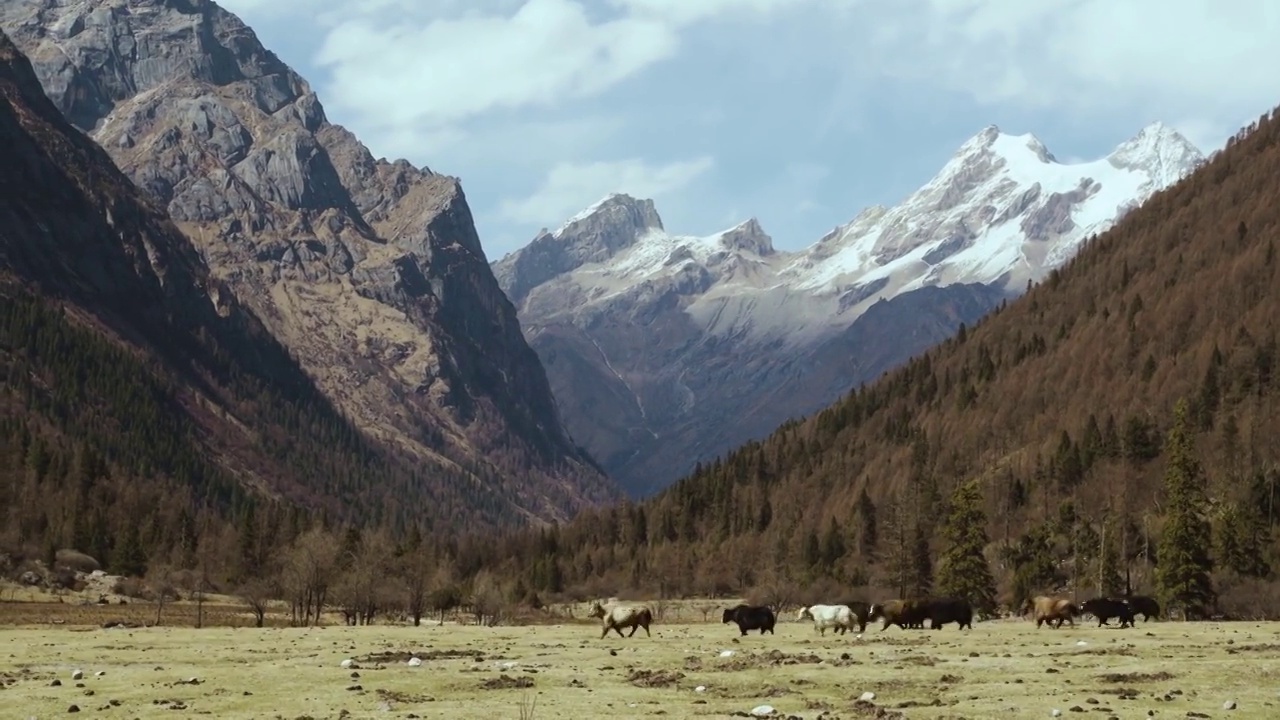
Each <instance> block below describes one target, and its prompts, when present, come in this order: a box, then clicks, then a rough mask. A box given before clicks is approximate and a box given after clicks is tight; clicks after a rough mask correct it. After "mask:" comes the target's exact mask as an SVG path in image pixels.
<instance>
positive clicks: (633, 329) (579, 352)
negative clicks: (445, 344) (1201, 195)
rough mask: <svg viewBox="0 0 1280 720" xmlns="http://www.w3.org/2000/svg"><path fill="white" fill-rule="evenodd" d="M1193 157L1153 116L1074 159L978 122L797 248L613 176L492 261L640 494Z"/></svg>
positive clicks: (979, 293)
mask: <svg viewBox="0 0 1280 720" xmlns="http://www.w3.org/2000/svg"><path fill="white" fill-rule="evenodd" d="M1202 160H1203V156H1202V155H1201V154H1200V152H1199V150H1197V149H1196V148H1195V147H1194V146H1193V145H1191V144H1190V143H1189V142H1188V141H1187V140H1186V139H1185V138H1184V137H1182V136H1181V135H1179V134H1178V133H1177V132H1176V131H1175V130H1173V129H1172V128H1170V127H1168V126H1166V125H1164V124H1162V123H1153V124H1152V125H1150V126H1148V127H1145V128H1143V129H1142V130H1141V131H1140V132H1139V133H1138V134H1137V135H1135V136H1134V137H1132V138H1130V139H1129V140H1127V141H1125V142H1124V143H1122V144H1120V145H1119V146H1118V147H1117V148H1115V150H1113V151H1112V152H1111V153H1110V154H1109V155H1107V156H1106V157H1104V158H1101V159H1099V160H1096V161H1092V162H1077V163H1062V162H1060V161H1058V160H1057V158H1055V157H1054V156H1053V154H1052V153H1050V152H1049V150H1048V149H1047V148H1046V147H1045V146H1044V144H1043V143H1041V142H1040V141H1039V140H1038V139H1037V138H1036V137H1035V136H1034V135H1030V134H1026V135H1012V134H1008V133H1004V132H1001V131H1000V130H999V128H996V127H994V126H991V127H987V128H985V129H983V130H982V131H981V132H980V133H978V134H977V135H975V136H973V137H972V138H971V139H970V140H968V141H967V142H965V143H964V144H963V145H962V146H961V147H960V148H959V149H958V150H957V151H956V154H955V156H954V157H953V158H952V159H951V161H950V162H948V163H947V164H946V165H945V166H944V167H943V168H942V170H941V171H939V172H938V174H937V175H936V176H935V177H934V178H933V179H932V180H930V181H929V182H928V183H926V184H925V185H923V186H922V187H921V188H920V189H919V190H917V191H916V192H914V193H912V194H911V195H910V196H909V197H907V198H905V199H903V200H902V202H901V203H900V204H898V205H896V206H894V207H892V208H889V207H883V206H876V207H871V208H867V209H866V210H863V211H862V212H860V213H858V214H857V216H856V217H855V218H854V219H853V220H852V221H850V222H849V223H847V224H845V225H842V226H840V227H837V228H835V229H834V230H832V231H831V232H830V233H828V234H827V235H826V236H825V237H823V238H821V239H820V240H818V241H817V242H815V243H814V244H812V245H810V246H809V247H807V248H804V249H802V250H796V251H790V252H789V251H780V250H777V249H775V248H774V247H773V241H772V238H770V236H769V235H768V234H767V233H766V232H765V230H764V228H763V227H761V225H760V223H759V222H758V221H757V220H755V219H754V218H752V219H750V220H747V221H745V222H743V223H741V224H739V225H736V226H734V227H732V228H729V229H727V230H725V231H723V232H720V233H717V234H714V235H710V236H706V237H694V236H687V235H680V234H677V233H674V232H670V231H668V230H667V229H666V227H665V226H664V225H663V222H662V219H661V217H659V215H658V212H657V209H656V206H655V205H654V203H653V201H652V200H648V199H639V198H634V197H631V196H629V195H626V194H618V193H615V194H611V195H609V196H607V197H605V198H603V199H601V200H600V201H599V202H597V203H595V204H594V205H592V206H590V207H588V208H586V209H585V210H583V211H582V212H580V213H579V214H578V215H576V216H574V217H572V218H570V219H569V220H568V221H566V222H565V223H564V224H563V225H562V226H561V227H559V228H558V229H556V230H555V231H552V232H547V231H544V232H543V233H542V234H540V235H539V236H538V237H537V238H535V239H534V240H533V242H532V243H530V244H529V245H527V246H526V247H523V248H521V249H519V250H517V251H515V252H514V253H511V254H510V255H508V256H506V257H504V258H502V259H500V260H498V261H495V262H494V263H493V267H494V273H495V275H496V276H497V278H498V282H499V283H500V284H501V285H502V287H503V290H504V291H505V292H506V293H507V295H508V296H509V297H510V298H511V300H512V302H513V303H515V305H516V307H517V309H518V312H519V316H520V322H521V326H522V328H523V329H524V333H525V336H526V337H527V338H528V340H529V344H530V345H531V346H532V347H533V349H534V350H535V351H536V352H537V353H538V354H539V357H540V358H541V359H542V363H543V365H544V367H545V368H546V369H547V376H548V379H549V381H550V382H551V387H552V392H553V393H554V394H555V397H556V400H557V403H558V404H559V405H560V408H561V412H562V414H563V416H564V418H565V424H566V427H567V428H568V429H569V432H570V433H571V434H572V435H573V436H574V437H575V438H577V439H578V440H579V441H580V442H582V443H583V444H584V446H585V447H586V449H587V450H588V451H589V452H590V453H591V454H592V455H593V456H594V457H595V458H596V459H597V460H598V461H599V462H600V463H601V464H602V466H603V467H604V469H605V470H606V471H607V472H609V474H610V475H611V476H613V477H615V478H617V479H618V480H619V481H620V482H621V483H622V484H623V486H624V487H626V488H627V490H628V492H629V493H630V494H631V495H632V496H633V497H648V496H650V495H652V494H653V493H655V492H657V491H659V490H661V489H663V488H664V487H666V486H667V485H669V484H670V483H672V482H674V481H675V480H676V479H678V478H680V477H683V476H685V475H686V474H688V473H689V472H690V471H691V470H692V469H693V468H694V466H695V465H696V464H698V463H707V462H710V461H712V460H714V459H715V458H716V457H718V456H721V455H723V454H724V453H726V452H728V451H730V450H732V449H734V448H736V447H738V446H740V445H742V444H743V443H746V442H748V441H750V440H759V439H761V438H763V437H765V436H766V435H768V434H769V433H770V432H772V431H773V430H774V429H775V428H777V427H778V426H779V425H781V424H783V423H784V422H787V421H788V420H793V419H799V418H802V417H804V416H806V415H809V414H811V413H813V412H816V411H818V410H820V409H822V408H824V407H826V406H827V405H829V404H831V403H832V402H834V401H835V400H836V399H838V398H839V397H841V396H842V395H844V394H845V393H847V392H849V391H850V390H852V389H854V388H856V387H857V386H859V385H860V384H863V383H871V382H873V381H875V380H876V379H878V378H879V377H880V376H881V375H882V374H884V373H885V372H887V371H889V370H892V369H895V368H897V367H898V366H899V365H901V364H902V363H904V362H906V361H907V360H908V359H909V358H912V357H915V356H917V355H918V354H920V353H922V352H924V351H925V350H927V349H929V348H930V347H932V346H933V345H935V344H936V343H939V342H941V341H943V340H945V339H946V338H948V337H950V336H951V335H952V334H953V333H955V332H956V330H957V329H958V328H959V327H961V326H962V325H965V326H970V327H971V326H973V325H974V324H975V323H976V322H978V321H979V320H980V319H981V318H982V317H983V316H985V315H986V314H987V313H988V312H990V311H991V310H993V309H995V308H996V307H998V306H999V305H1000V304H1001V303H1002V302H1005V301H1007V300H1011V299H1013V298H1016V297H1017V296H1018V295H1019V294H1021V293H1022V292H1023V291H1025V289H1026V288H1027V287H1028V286H1029V284H1031V283H1038V282H1040V281H1042V280H1043V279H1044V278H1045V277H1047V275H1048V274H1049V272H1050V271H1052V270H1053V269H1055V268H1058V267H1060V266H1062V265H1063V264H1064V263H1066V262H1067V261H1068V260H1070V258H1071V257H1072V256H1073V255H1074V254H1075V253H1076V252H1077V251H1078V250H1079V248H1080V247H1081V246H1082V245H1083V244H1084V243H1085V242H1086V241H1087V240H1088V239H1089V238H1090V237H1093V236H1095V235H1097V234H1099V233H1102V232H1104V231H1105V230H1107V229H1108V228H1110V227H1111V225H1112V224H1114V223H1115V222H1116V221H1117V220H1118V219H1119V218H1120V217H1122V216H1123V215H1124V214H1125V213H1126V212H1128V211H1129V210H1130V209H1131V208H1133V207H1135V206H1137V205H1139V204H1141V203H1142V201H1144V200H1145V199H1146V198H1147V197H1148V196H1150V195H1151V194H1152V193H1154V192H1156V191H1158V190H1160V189H1162V188H1164V187H1166V186H1168V185H1169V184H1171V183H1173V182H1175V181H1177V180H1178V179H1179V178H1180V177H1182V176H1183V175H1185V174H1186V173H1188V172H1190V171H1191V170H1193V169H1194V168H1195V167H1196V166H1197V165H1198V164H1199V163H1200V162H1201V161H1202Z"/></svg>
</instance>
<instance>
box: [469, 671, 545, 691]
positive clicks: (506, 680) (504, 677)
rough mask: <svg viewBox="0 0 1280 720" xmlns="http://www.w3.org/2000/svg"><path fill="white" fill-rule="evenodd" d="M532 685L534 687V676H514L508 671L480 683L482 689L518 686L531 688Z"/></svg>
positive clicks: (504, 688) (513, 687)
mask: <svg viewBox="0 0 1280 720" xmlns="http://www.w3.org/2000/svg"><path fill="white" fill-rule="evenodd" d="M531 687H533V678H531V677H518V678H513V677H511V676H510V675H508V674H506V673H503V674H501V675H499V676H498V677H496V678H489V679H488V680H485V681H484V682H482V683H480V689H481V690H512V689H516V688H531Z"/></svg>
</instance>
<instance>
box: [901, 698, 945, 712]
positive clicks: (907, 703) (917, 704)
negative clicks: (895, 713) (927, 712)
mask: <svg viewBox="0 0 1280 720" xmlns="http://www.w3.org/2000/svg"><path fill="white" fill-rule="evenodd" d="M957 702H959V701H957V700H952V701H951V702H949V703H944V702H942V698H934V699H932V700H903V701H902V702H900V703H898V704H897V705H894V707H896V708H900V709H903V710H905V709H907V708H924V707H942V706H944V705H955V704H956V703H957Z"/></svg>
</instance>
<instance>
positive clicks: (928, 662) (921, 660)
mask: <svg viewBox="0 0 1280 720" xmlns="http://www.w3.org/2000/svg"><path fill="white" fill-rule="evenodd" d="M898 662H900V663H902V664H904V665H920V666H923V667H932V666H934V665H936V664H938V661H937V660H934V659H933V658H931V657H929V656H928V655H908V656H906V657H903V658H898Z"/></svg>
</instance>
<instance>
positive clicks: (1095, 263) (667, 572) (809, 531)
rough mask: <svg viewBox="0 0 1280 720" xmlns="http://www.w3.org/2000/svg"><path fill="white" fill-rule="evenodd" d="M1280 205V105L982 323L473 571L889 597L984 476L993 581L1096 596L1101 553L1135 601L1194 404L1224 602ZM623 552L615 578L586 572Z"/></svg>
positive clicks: (1272, 294) (1244, 518) (1251, 439)
mask: <svg viewBox="0 0 1280 720" xmlns="http://www.w3.org/2000/svg"><path fill="white" fill-rule="evenodd" d="M1277 193H1280V109H1277V110H1276V111H1273V112H1272V113H1270V116H1269V117H1265V116H1264V119H1263V120H1261V121H1260V122H1259V123H1258V125H1257V126H1256V127H1253V128H1251V129H1250V130H1249V131H1248V132H1242V133H1241V134H1240V135H1238V136H1237V137H1236V138H1235V139H1233V140H1232V141H1231V142H1229V143H1228V145H1227V147H1226V148H1225V150H1223V151H1222V152H1221V153H1219V154H1216V155H1215V156H1214V157H1213V158H1212V159H1210V160H1209V161H1208V162H1207V163H1205V164H1204V165H1202V166H1201V167H1200V168H1199V169H1197V170H1196V171H1195V172H1194V173H1192V174H1191V175H1190V176H1189V177H1187V178H1186V179H1184V180H1183V181H1181V182H1179V183H1177V184H1176V185H1175V186H1173V187H1171V188H1169V189H1167V190H1165V191H1162V192H1159V193H1157V194H1156V195H1154V196H1153V197H1151V198H1150V199H1149V200H1148V201H1147V203H1146V204H1144V205H1143V206H1142V207H1141V208H1139V209H1137V210H1135V211H1134V212H1132V213H1130V214H1128V215H1126V216H1125V217H1124V218H1123V219H1122V220H1121V221H1120V222H1119V223H1118V224H1117V225H1116V226H1115V227H1114V228H1113V229H1111V230H1110V231H1108V232H1105V233H1103V234H1101V235H1100V236H1099V237H1098V238H1097V239H1096V240H1094V241H1092V242H1090V243H1086V244H1085V245H1084V246H1083V247H1082V249H1081V250H1080V252H1079V254H1077V255H1076V256H1075V257H1074V258H1073V259H1072V260H1070V261H1068V262H1067V263H1066V264H1065V265H1064V266H1063V267H1061V268H1059V269H1057V270H1055V271H1052V272H1051V273H1050V275H1049V276H1048V278H1047V279H1046V281H1045V282H1044V283H1042V284H1040V285H1038V286H1036V287H1034V288H1033V289H1032V290H1031V291H1030V292H1028V293H1027V294H1025V295H1024V296H1022V297H1020V298H1019V299H1017V300H1016V301H1013V302H1010V303H1009V304H1008V305H1007V307H1005V308H1004V309H1002V310H999V311H997V312H995V313H992V314H991V315H988V316H987V317H986V318H985V319H983V320H982V322H981V323H979V324H978V325H977V326H976V327H974V328H969V329H966V331H965V332H963V333H959V334H957V336H956V337H955V338H953V339H951V340H948V341H947V342H945V343H943V344H942V345H940V346H938V347H936V348H933V349H931V350H930V351H928V352H927V353H925V354H923V355H921V356H918V357H917V358H915V359H913V360H912V361H910V362H909V363H907V364H906V365H905V366H903V367H902V368H900V369H898V370H895V371H893V372H891V373H889V374H888V375H887V376H886V377H884V378H883V379H881V380H880V381H878V382H876V383H874V384H872V385H871V386H869V387H868V388H866V389H865V390H862V391H856V392H853V393H850V394H849V395H848V396H846V397H845V398H843V399H842V400H840V401H839V402H837V403H835V404H834V405H832V406H831V407H829V408H828V409H826V410H824V411H822V412H820V413H818V414H816V415H814V416H811V417H809V418H807V419H805V420H804V421H802V422H796V423H789V424H787V425H786V426H784V427H782V428H780V429H779V430H778V431H777V432H775V433H774V434H772V435H771V436H769V437H768V438H767V439H766V440H764V441H763V442H760V443H750V444H748V445H746V446H743V447H741V448H739V449H738V450H736V451H735V452H733V453H731V454H729V455H727V456H726V457H725V458H723V459H722V460H717V461H716V462H714V463H707V464H705V465H703V466H702V467H701V468H700V469H699V471H698V472H696V473H694V474H692V475H691V476H689V477H687V478H685V479H683V480H681V481H679V482H678V483H676V484H675V485H674V486H672V487H671V488H669V489H668V490H666V491H664V492H663V493H661V494H659V495H658V496H657V497H654V498H652V499H650V500H648V501H646V502H644V503H639V504H636V505H633V506H630V507H620V508H614V509H610V510H608V511H604V512H593V513H590V514H588V515H584V516H583V517H581V518H579V519H578V520H577V521H575V522H574V523H571V524H570V525H568V526H566V527H565V528H563V530H562V531H561V532H560V533H558V534H556V535H554V536H552V537H550V538H547V539H544V540H542V541H541V545H539V543H538V542H537V541H535V540H534V539H533V538H531V537H528V536H524V535H521V536H517V537H516V538H514V539H513V540H512V541H511V543H510V545H509V546H507V547H493V548H491V549H488V550H485V551H484V559H485V562H486V563H487V567H490V568H500V567H511V568H515V567H517V563H516V562H514V561H513V558H520V563H521V564H519V565H518V566H519V567H530V565H529V563H531V562H532V559H531V558H530V556H529V552H530V550H529V548H532V547H542V548H543V555H544V557H542V558H541V559H539V560H538V562H539V564H540V565H541V566H542V567H545V566H547V563H550V562H555V563H558V565H559V569H560V570H561V571H562V572H561V573H559V574H558V577H557V579H558V580H560V581H562V583H563V585H564V586H565V587H575V588H585V589H587V590H588V591H589V590H590V589H591V588H606V587H607V588H610V589H611V591H613V592H618V591H620V590H621V589H623V588H625V587H627V586H628V585H630V584H633V583H634V582H635V581H634V580H632V579H631V578H634V577H642V578H646V579H652V580H653V582H654V584H655V586H656V583H657V581H658V579H662V580H663V581H664V582H665V589H666V591H667V592H672V593H678V592H689V591H694V592H697V591H702V592H706V591H708V590H710V589H712V588H716V587H718V588H722V589H725V588H727V590H726V591H730V592H732V591H738V592H741V591H745V590H749V589H751V588H752V587H754V586H755V584H756V583H775V582H776V583H777V584H778V585H782V586H792V584H793V583H794V582H796V581H800V580H803V579H805V578H807V579H809V580H813V581H815V582H817V581H822V580H828V581H830V582H839V583H842V584H843V586H844V587H847V586H848V585H849V584H860V583H866V582H875V583H877V584H878V586H879V587H893V586H895V585H896V584H897V583H896V581H895V580H894V579H893V577H894V575H893V573H894V572H895V570H894V567H895V566H894V565H893V563H895V562H898V561H899V559H901V558H904V557H907V556H908V555H909V553H911V552H914V551H911V550H904V549H903V548H905V547H907V546H906V545H905V544H904V543H907V542H908V541H905V540H901V538H903V537H906V538H910V537H911V532H912V527H913V525H914V526H915V527H919V528H922V529H923V531H924V536H925V538H926V539H934V540H936V539H937V538H936V535H935V533H936V532H937V520H938V518H939V517H941V513H942V511H943V510H944V509H945V507H944V504H943V502H942V500H943V499H945V498H946V497H948V494H949V492H950V491H951V490H952V489H953V488H955V487H956V486H957V485H958V484H959V483H960V482H962V481H964V480H967V479H970V478H977V479H979V480H980V482H981V488H982V490H983V493H984V496H985V503H986V507H985V510H986V516H987V518H988V523H989V524H988V527H987V531H988V533H989V535H990V537H991V539H992V540H993V545H995V547H994V548H990V549H991V550H993V552H991V553H989V557H990V558H991V562H992V569H993V572H996V573H997V574H998V576H999V577H1000V579H1001V580H1002V581H1003V582H1008V583H1016V582H1017V581H1018V578H1017V577H1015V575H1016V573H1018V572H1024V571H1026V570H1027V567H1028V564H1029V563H1030V562H1031V559H1033V558H1034V557H1036V556H1037V555H1036V554H1037V553H1048V555H1047V557H1048V560H1047V562H1048V563H1049V572H1048V574H1047V575H1045V576H1043V577H1039V576H1037V577H1036V579H1035V583H1038V584H1031V585H1024V586H1023V590H1025V591H1042V590H1052V589H1054V588H1058V587H1064V586H1066V585H1067V584H1068V583H1072V584H1071V585H1070V587H1071V588H1072V589H1083V592H1084V593H1085V595H1084V596H1086V597H1087V596H1088V595H1089V594H1092V592H1093V591H1094V590H1090V589H1088V588H1094V589H1096V588H1097V585H1098V583H1097V581H1096V580H1094V578H1097V577H1098V576H1099V575H1098V573H1099V572H1100V571H1099V569H1098V568H1099V565H1098V562H1100V561H1098V560H1097V559H1096V558H1097V557H1098V555H1099V554H1100V553H1101V551H1100V550H1098V548H1099V547H1102V544H1103V543H1104V542H1112V543H1114V544H1113V545H1112V546H1111V548H1112V550H1113V551H1114V552H1115V553H1116V555H1117V557H1119V558H1121V562H1122V563H1124V564H1125V565H1127V566H1129V567H1131V568H1132V569H1133V571H1134V576H1133V581H1134V583H1135V586H1136V587H1138V588H1140V589H1150V587H1151V585H1150V582H1151V573H1150V568H1151V561H1153V560H1155V561H1158V557H1156V555H1155V554H1153V553H1155V551H1156V547H1157V539H1158V534H1159V531H1160V528H1161V515H1162V513H1163V512H1164V511H1163V510H1162V508H1164V507H1167V503H1165V498H1164V492H1163V474H1164V471H1165V466H1166V463H1165V462H1164V460H1165V458H1164V457H1163V452H1162V440H1163V436H1164V434H1165V432H1166V431H1167V430H1168V428H1169V427H1170V426H1171V424H1172V422H1173V416H1174V412H1173V411H1174V407H1175V405H1176V403H1177V402H1178V400H1179V399H1181V398H1185V399H1187V400H1188V401H1189V403H1190V406H1191V418H1192V419H1193V422H1194V423H1195V444H1196V454H1197V456H1198V460H1199V462H1200V463H1201V465H1202V466H1203V468H1204V471H1205V476H1206V482H1207V485H1208V490H1209V495H1210V497H1211V499H1212V505H1211V506H1210V507H1208V508H1206V513H1208V514H1209V516H1210V517H1211V518H1212V520H1213V523H1214V527H1215V538H1217V540H1215V548H1214V549H1213V553H1214V556H1215V559H1216V562H1217V563H1218V565H1217V568H1218V572H1219V576H1218V578H1217V581H1218V582H1220V583H1221V584H1220V585H1219V587H1220V588H1221V591H1222V592H1223V593H1224V601H1226V600H1230V599H1231V598H1229V597H1227V594H1228V592H1229V591H1230V588H1231V587H1234V586H1239V583H1240V582H1243V581H1241V580H1239V579H1238V578H1237V575H1238V576H1245V577H1247V573H1249V572H1256V571H1257V570H1256V568H1253V569H1250V568H1249V566H1248V564H1247V563H1241V564H1239V565H1233V564H1232V563H1231V562H1230V561H1231V557H1232V556H1231V554H1230V552H1231V551H1230V547H1237V548H1244V550H1243V553H1244V555H1251V556H1253V557H1255V558H1263V559H1269V560H1270V561H1271V563H1272V566H1274V563H1275V561H1276V560H1277V557H1278V556H1277V550H1278V548H1277V546H1276V543H1275V540H1274V537H1275V536H1274V531H1275V528H1276V527H1277V526H1280V506H1277V503H1276V502H1275V498H1276V495H1275V487H1276V484H1277V481H1278V480H1280V447H1277V446H1276V444H1275V443H1274V442H1272V440H1271V439H1272V438H1274V437H1275V436H1276V434H1277V433H1278V432H1280V413H1278V412H1277V409H1278V408H1280V374H1278V373H1280V364H1278V363H1280V357H1278V356H1277V334H1278V333H1280V313H1277V312H1276V308H1277V307H1280V258H1277V245H1280V205H1278V204H1277V203H1276V202H1275V197H1276V196H1277ZM864 491H865V492H866V496H865V498H863V497H862V494H863V492H864ZM1229 532H1230V533H1233V534H1227V533H1229ZM1224 537H1225V538H1228V539H1229V540H1230V542H1227V541H1226V540H1223V539H1222V538H1224ZM1104 538H1110V539H1109V540H1104ZM1224 543H1225V544H1224ZM1037 547H1039V548H1042V549H1040V550H1037V549H1036V548H1037ZM932 549H933V550H934V551H935V552H934V554H933V557H934V559H935V560H936V558H937V554H936V551H937V550H938V549H939V548H938V545H937V544H934V545H933V547H932ZM632 551H634V554H633V555H630V556H628V557H631V558H632V562H631V564H630V566H629V567H628V566H627V564H626V563H623V564H615V563H608V562H602V561H601V559H602V558H608V557H614V556H615V555H613V554H614V553H618V554H622V553H626V552H632ZM1042 556H1043V555H1042ZM762 558H763V562H762ZM1073 563H1074V568H1072V564H1073ZM1237 567H1238V568H1239V569H1237ZM637 568H641V569H643V570H642V572H639V573H637V574H631V575H629V573H636V569H637ZM784 576H785V577H784ZM778 578H782V579H778ZM1232 583H1235V584H1236V585H1233V584H1232ZM544 584H545V583H544ZM831 587H832V588H835V587H837V586H836V585H832V586H831ZM1241 587H1245V591H1247V587H1246V586H1241ZM831 592H835V590H834V589H833V590H831ZM886 592H892V590H886ZM1265 592H1270V591H1265ZM1232 597H1235V598H1236V599H1239V596H1238V595H1236V596H1232ZM1258 597H1259V599H1263V598H1262V595H1259V596H1258ZM1266 604H1268V603H1266V602H1265V600H1264V605H1266ZM1260 607H1261V606H1260ZM1260 612H1266V613H1271V612H1273V610H1270V609H1266V610H1261V611H1260Z"/></svg>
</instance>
